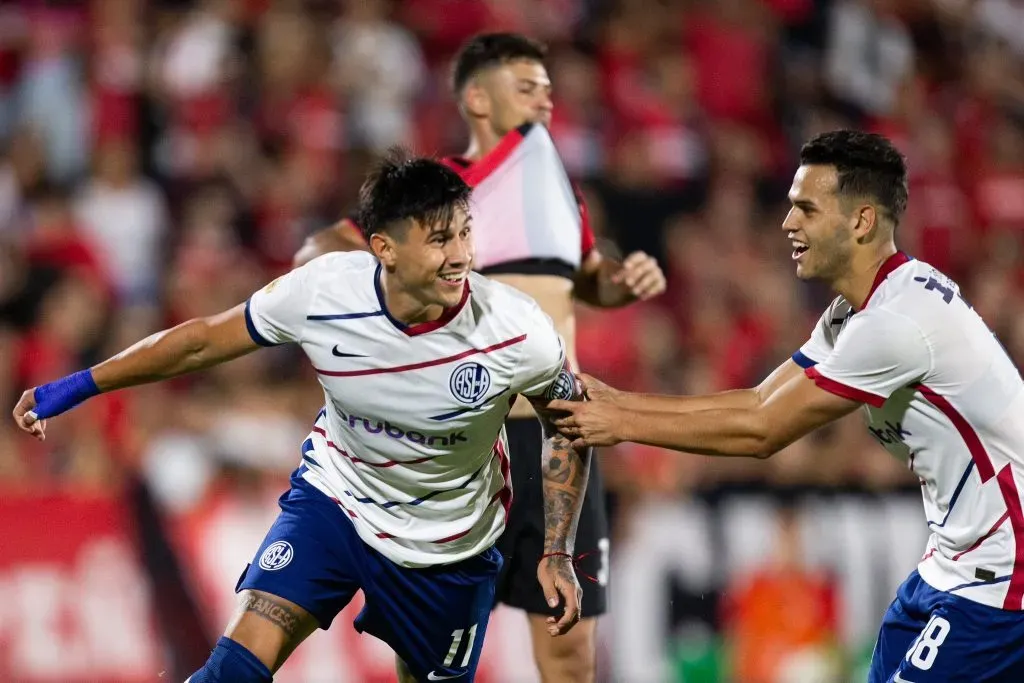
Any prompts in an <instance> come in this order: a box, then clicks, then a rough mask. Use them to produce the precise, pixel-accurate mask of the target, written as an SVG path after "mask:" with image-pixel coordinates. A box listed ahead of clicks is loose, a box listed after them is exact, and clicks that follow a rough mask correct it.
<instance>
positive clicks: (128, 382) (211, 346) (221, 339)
mask: <svg viewBox="0 0 1024 683" xmlns="http://www.w3.org/2000/svg"><path fill="white" fill-rule="evenodd" d="M258 348H259V345H257V344H256V342H254V341H253V339H252V337H251V336H250V334H249V332H248V329H247V327H246V321H245V306H244V305H239V306H237V307H235V308H233V309H231V310H229V311H225V312H223V313H220V314H218V315H214V316H210V317H208V318H196V319H194V320H189V321H188V322H185V323H182V324H180V325H178V326H177V327H173V328H171V329H169V330H163V331H161V332H157V333H155V334H152V335H150V336H149V337H146V338H145V339H143V340H142V341H140V342H138V343H137V344H135V345H133V346H131V347H129V348H127V349H125V350H124V351H122V352H121V353H119V354H117V355H116V356H114V357H112V358H110V359H108V360H105V361H103V362H102V363H100V364H98V365H96V366H95V367H93V368H91V369H89V370H83V371H82V372H79V373H75V374H74V375H69V376H68V377H65V378H63V379H60V380H57V381H56V382H51V383H50V384H45V385H43V386H40V387H36V388H34V389H29V390H28V391H26V392H25V393H24V394H22V396H21V400H20V401H18V405H17V406H16V407H15V409H14V419H15V421H16V422H17V423H18V426H19V427H20V428H21V429H23V430H24V431H26V432H29V433H31V434H33V435H34V436H36V437H37V438H39V439H42V438H43V436H44V424H43V422H42V421H43V420H45V419H46V418H48V417H53V416H55V415H59V414H61V413H63V412H65V411H67V410H70V409H71V408H73V407H74V406H76V405H77V404H79V403H81V402H82V401H84V400H86V399H88V398H90V397H91V396H94V395H95V394H98V393H101V392H105V391H113V390H115V389H121V388H124V387H130V386H135V385H137V384H145V383H148V382H156V381H159V380H163V379H169V378H171V377H177V376H178V375H183V374H185V373H188V372H194V371H196V370H203V369H205V368H209V367H212V366H214V365H217V364H218V363H223V362H225V361H228V360H231V359H232V358H237V357H239V356H242V355H244V354H246V353H249V352H251V351H255V350H256V349H258Z"/></svg>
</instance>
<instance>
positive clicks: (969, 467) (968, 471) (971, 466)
mask: <svg viewBox="0 0 1024 683" xmlns="http://www.w3.org/2000/svg"><path fill="white" fill-rule="evenodd" d="M973 469H974V460H973V459H972V460H971V461H970V462H969V463H968V464H967V469H966V470H964V474H963V476H962V477H960V483H959V484H957V485H956V490H955V491H953V497H952V498H950V499H949V507H948V508H946V516H945V517H943V518H942V522H941V523H940V524H936V523H935V522H928V525H929V526H932V525H934V526H935V527H938V528H941V527H944V526H946V522H947V521H949V513H951V512H952V511H953V506H954V505H956V500H957V498H959V497H960V492H961V491H963V490H964V484H966V483H967V478H968V477H970V476H971V470H973Z"/></svg>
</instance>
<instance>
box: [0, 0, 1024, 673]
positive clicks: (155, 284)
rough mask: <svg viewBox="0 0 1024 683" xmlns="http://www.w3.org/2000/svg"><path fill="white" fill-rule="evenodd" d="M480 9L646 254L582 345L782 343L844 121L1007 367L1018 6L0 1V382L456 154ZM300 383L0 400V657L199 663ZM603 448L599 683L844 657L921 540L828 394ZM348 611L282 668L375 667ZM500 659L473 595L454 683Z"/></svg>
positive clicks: (655, 367) (1016, 162)
mask: <svg viewBox="0 0 1024 683" xmlns="http://www.w3.org/2000/svg"><path fill="white" fill-rule="evenodd" d="M483 30H516V31H522V32H525V33H528V34H530V35H532V36H535V37H538V38H541V39H544V40H546V41H548V42H549V43H550V45H551V48H552V49H551V58H550V64H549V68H550V71H551V74H552V76H553V79H554V82H555V89H556V109H555V114H554V122H553V124H552V132H553V135H554V137H555V139H556V142H557V144H558V146H559V148H560V149H561V151H562V153H563V155H564V160H565V163H566V166H567V168H568V169H569V170H570V172H571V174H572V175H573V176H574V177H575V178H576V179H577V180H578V181H579V182H580V183H581V184H582V187H583V188H584V191H585V194H586V197H587V199H588V201H589V205H590V211H591V215H592V217H593V221H594V227H595V230H596V231H597V233H598V235H599V237H600V238H601V239H602V241H603V242H604V247H605V248H606V249H609V250H618V251H619V252H620V253H622V252H628V251H631V250H634V249H644V250H646V251H648V252H650V253H652V254H654V255H656V256H657V257H658V259H659V260H660V261H661V263H662V264H663V266H664V267H665V269H666V271H667V272H668V274H669V278H670V286H669V292H668V293H667V294H666V295H665V296H663V297H661V298H660V299H659V300H657V301H655V302H652V303H651V304H649V305H646V304H645V305H637V306H632V307H629V308H626V309H623V310H619V311H592V310H588V309H586V308H584V307H581V308H580V311H579V329H580V334H579V340H580V354H579V355H580V361H581V364H582V365H583V367H584V368H585V369H586V370H588V371H590V372H592V373H594V374H596V375H598V376H600V377H602V378H604V379H606V380H607V381H608V382H610V383H611V384H613V385H617V386H620V387H629V388H632V389H643V390H658V391H667V392H684V393H697V392H709V391H715V390H722V389H728V388H733V387H741V386H747V385H749V384H751V383H753V382H756V381H758V380H759V379H760V378H761V377H762V376H763V374H764V373H766V372H767V371H768V370H769V369H771V368H772V367H774V366H775V365H776V364H778V363H779V362H780V361H781V360H782V359H784V358H785V357H787V356H788V355H789V354H790V353H791V352H792V351H793V350H795V349H796V348H797V347H798V346H799V345H800V344H801V343H802V342H803V340H804V339H805V336H806V335H807V334H808V332H809V330H810V328H811V325H812V323H813V322H814V320H815V319H816V318H817V316H818V314H819V312H820V310H821V309H822V307H823V306H824V305H825V304H826V303H827V301H828V295H827V293H826V292H824V291H822V290H821V288H820V287H816V286H814V285H805V284H801V283H799V282H798V281H797V280H796V278H795V277H794V276H793V267H792V265H791V264H790V263H789V253H788V252H789V247H788V243H787V241H786V240H785V235H784V234H783V233H782V231H781V230H780V228H779V226H780V223H781V220H782V217H783V216H784V215H785V212H786V208H787V207H786V204H785V194H786V190H787V189H788V185H789V180H790V178H791V174H792V172H793V170H794V167H795V165H796V154H797V150H798V148H799V144H800V143H801V141H803V140H804V139H806V138H807V137H808V136H810V135H812V134H814V133H817V132H820V131H823V130H827V129H832V128H836V127H844V126H853V127H860V128H864V129H869V130H874V131H879V132H882V133H885V134H887V135H889V136H890V137H892V138H893V139H894V140H895V141H896V142H897V144H898V145H899V147H900V148H901V149H902V150H903V151H904V152H905V153H906V155H907V157H908V160H909V166H910V170H911V200H910V207H909V210H908V214H907V216H906V219H905V221H904V222H903V224H901V226H900V229H899V232H898V239H899V241H900V243H901V245H902V246H903V248H905V249H907V250H908V251H910V252H911V253H912V254H914V255H916V256H918V257H919V258H922V259H926V260H928V261H930V262H932V263H933V264H935V265H936V266H938V267H940V268H942V269H944V270H945V271H946V272H948V273H949V274H951V275H952V276H954V277H955V278H957V279H959V281H960V282H961V283H962V284H963V286H964V289H965V291H966V292H967V295H968V298H969V299H970V300H971V301H972V303H973V304H974V306H975V307H976V308H977V309H978V310H979V312H980V313H981V314H982V315H983V316H984V318H985V319H986V320H987V321H988V322H989V324H990V325H991V326H992V327H993V328H994V329H995V330H996V331H997V333H998V335H999V336H1000V338H1001V340H1002V341H1003V343H1004V344H1005V345H1006V346H1007V348H1008V350H1009V352H1010V354H1011V355H1012V356H1013V357H1014V358H1015V359H1017V360H1018V362H1019V361H1020V360H1021V359H1022V358H1024V315H1022V313H1024V310H1022V308H1024V289H1022V285H1024V279H1022V275H1024V271H1022V269H1021V265H1022V262H1021V253H1020V252H1021V240H1020V234H1021V230H1022V229H1024V68H1022V67H1024V64H1022V63H1021V58H1022V57H1024V5H1022V3H1021V2H1019V1H1017V0H977V1H972V0H889V1H888V2H887V1H885V0H834V1H832V2H813V1H812V0H719V1H718V2H712V1H710V0H709V1H706V2H700V1H699V0H664V1H658V0H618V1H609V2H602V1H600V0H404V1H401V2H396V3H388V2H383V1H380V0H351V1H349V2H342V1H339V0H317V1H313V0H307V1H302V0H197V1H193V2H187V1H184V0H174V1H172V0H163V1H157V0H150V1H146V0H96V1H93V2H88V1H86V0H81V1H79V2H75V1H71V0H21V1H19V0H13V1H12V0H7V1H6V2H4V3H2V4H0V143H2V145H0V149H2V158H0V404H2V405H4V406H7V407H8V408H9V407H11V406H13V404H14V402H15V400H16V398H17V396H18V394H19V392H20V391H21V390H22V389H23V388H25V387H28V386H32V385H35V384H38V383H41V382H44V381H48V380H51V379H53V378H55V377H58V376H60V375H62V374H65V373H68V372H71V371H73V370H75V369H78V368H79V367H81V366H83V365H84V364H88V363H92V362H95V361H97V360H99V359H101V358H103V357H106V356H107V355H109V354H110V353H112V352H114V351H116V350H117V349H120V348H122V347H124V346H125V345H127V344H128V343H130V342H132V341H134V340H136V339H138V338H141V337H142V336H144V335H145V334H147V333H149V332H151V331H154V330H157V329H160V328H162V327H164V326H167V325H170V324H174V323H177V322H180V321H183V320H185V319H187V318H190V317H193V316H198V315H204V314H208V313H213V312H216V311H219V310H222V309H225V308H228V307H230V306H233V305H234V304H236V303H238V302H240V301H242V300H243V299H245V298H246V297H247V295H248V294H249V293H250V292H251V291H253V290H254V289H256V288H258V287H259V286H260V285H261V284H262V283H264V282H265V281H267V280H269V279H270V278H272V277H273V276H275V275H276V274H277V273H280V272H281V271H282V270H283V269H286V268H287V267H288V263H289V260H290V258H291V256H292V254H293V252H294V251H295V250H296V248H297V247H298V246H299V245H300V243H301V241H302V239H303V238H304V237H305V236H306V235H307V234H309V233H310V232H311V231H313V230H315V229H317V228H320V227H322V226H325V225H327V224H329V223H331V222H333V221H335V220H336V219H337V218H338V217H339V216H340V215H342V212H343V211H345V210H346V209H348V208H350V206H351V200H352V198H353V196H354V193H355V190H356V188H357V185H358V182H359V179H360V177H361V173H362V171H363V169H365V167H366V164H367V162H368V161H369V160H371V159H372V158H373V156H374V154H375V153H377V152H378V151H380V150H382V149H384V148H386V147H387V146H388V145H390V144H392V143H396V142H398V143H404V144H407V145H409V146H411V147H412V148H414V149H416V150H418V151H421V152H424V153H453V152H459V151H461V150H462V148H463V145H464V144H465V137H464V132H463V128H462V125H461V122H460V120H459V118H458V116H457V112H456V109H455V107H454V105H453V104H452V102H451V97H450V93H449V90H448V87H447V80H446V79H447V66H448V60H449V58H450V56H451V55H452V53H453V52H454V50H455V49H456V48H457V46H458V45H459V44H460V43H461V42H462V41H463V40H464V39H465V38H467V37H468V36H470V35H471V34H473V33H475V32H478V31H483ZM320 402H321V401H320V392H319V389H318V387H317V386H316V384H315V380H314V377H313V375H312V374H311V373H310V372H309V371H308V369H307V368H306V367H305V365H304V363H303V361H302V359H301V358H299V357H297V356H296V354H295V353H294V352H293V351H289V350H273V351H265V352H263V353H259V354H255V355H253V356H250V357H247V358H245V359H242V360H238V361H235V362H233V363H231V364H229V365H226V366H224V367H222V368H219V369H216V370H214V371H211V372H208V373H205V374H204V375H201V376H196V377H187V378H183V379H181V380H179V381H175V382H169V383H166V384H163V385H158V386H150V387H145V388H140V389H137V390H132V391H125V392H120V393H116V394H113V395H109V396H102V397H100V398H97V399H95V400H92V401H90V402H89V403H88V404H86V405H84V406H82V407H81V408H79V409H77V410H76V411H74V412H73V413H71V414H69V415H67V416H64V417H61V418H59V419H58V420H57V422H56V424H54V425H53V426H52V429H51V432H50V434H49V436H48V438H47V440H46V442H45V443H43V444H38V443H36V442H34V441H32V440H31V439H29V438H27V437H25V436H23V435H19V434H16V433H15V432H14V430H13V424H12V422H11V421H10V420H9V419H5V420H3V421H0V679H2V680H4V681H25V682H35V681H62V682H75V681H119V682H127V681H154V680H160V681H165V680H182V679H183V678H184V676H185V675H187V674H188V672H190V671H191V670H193V669H195V668H196V667H197V666H198V665H199V664H201V662H202V661H203V660H204V659H205V656H206V653H207V647H208V644H209V643H212V642H213V641H214V639H215V637H216V635H217V634H219V632H220V630H221V629H222V627H223V625H224V623H225V621H226V619H227V616H228V614H229V613H230V611H231V608H232V604H233V603H232V597H231V588H232V587H233V585H234V582H235V579H236V578H237V575H238V572H239V571H240V569H241V568H242V566H243V564H244V562H245V561H246V560H247V559H248V558H249V556H250V555H251V553H252V552H253V551H254V549H255V548H256V546H257V544H258V541H259V539H260V538H261V536H262V534H263V532H264V530H265V529H266V527H267V526H268V524H269V522H270V521H271V520H272V519H273V517H274V515H275V513H276V506H275V499H276V496H277V495H278V494H279V493H280V491H281V490H282V489H283V487H284V485H285V481H286V475H287V473H288V471H289V470H290V469H291V468H293V467H294V466H295V464H296V462H297V448H298V444H299V443H300V442H301V440H302V437H303V435H304V434H305V432H306V430H307V428H308V425H309V421H310V420H311V418H312V416H313V415H315V413H316V411H317V408H318V406H319V404H320ZM5 414H7V413H5ZM897 427H898V426H897ZM875 438H879V439H884V438H887V437H886V435H884V434H879V435H877V436H876V437H875ZM601 466H602V467H603V468H604V471H605V473H606V478H607V481H608V482H609V489H610V498H611V502H612V503H613V506H614V518H613V519H614V530H613V538H612V540H611V553H610V570H611V573H612V575H613V576H614V591H613V594H612V616H611V617H609V618H606V619H605V620H604V621H603V623H602V626H601V651H600V661H601V670H602V676H603V680H606V681H609V680H614V681H621V682H623V683H646V682H648V681H651V682H654V681H658V682H660V681H686V682H688V683H689V682H704V683H710V682H713V681H735V682H737V683H783V682H787V683H788V682H790V681H794V682H795V681H799V682H800V683H808V682H814V681H821V682H823V683H832V682H833V681H835V682H841V681H854V680H863V670H862V668H863V666H864V662H865V661H866V658H867V657H868V656H869V654H870V649H871V647H872V645H873V642H874V636H875V631H876V628H877V623H878V620H879V618H880V616H881V614H882V611H883V610H884V607H885V605H886V604H887V603H888V601H889V599H890V597H891V595H892V592H893V590H894V589H895V587H896V585H897V584H898V583H899V581H900V580H901V579H902V578H903V576H904V575H905V574H906V572H907V571H909V569H910V568H912V567H913V565H914V564H915V562H916V560H917V558H918V556H919V554H920V552H921V549H922V548H923V545H924V539H925V536H926V533H927V530H926V527H925V524H924V520H923V517H922V513H921V509H920V500H919V493H918V492H917V482H916V481H914V480H913V479H912V478H911V477H909V475H908V473H907V472H906V471H905V470H904V469H903V468H902V467H901V466H899V465H897V464H896V463H895V462H893V461H891V460H889V459H888V457H887V456H886V455H885V454H884V452H883V451H882V450H881V449H880V448H879V447H878V446H877V444H875V443H874V439H873V437H872V435H871V434H870V433H868V432H866V431H865V430H864V429H863V427H861V426H860V423H859V420H858V419H856V418H855V417H853V418H851V419H850V420H847V421H844V422H842V423H840V424H837V425H835V426H833V427H831V428H829V429H827V430H825V431H823V432H821V433H819V434H816V435H814V436H812V437H809V438H806V439H804V440H802V441H801V442H799V443H796V444H794V445H793V446H791V447H790V448H788V449H787V450H786V451H785V452H783V453H781V454H779V455H777V456H775V457H774V458H773V459H771V460H770V461H767V462H748V461H740V460H737V461H731V462H713V461H711V460H710V459H707V458H700V457H693V456H674V455H669V454H667V453H663V452H659V451H656V450H652V449H645V448H641V447H634V446H621V447H618V448H615V449H612V450H608V451H606V452H604V453H602V455H601ZM588 562H590V563H592V564H591V565H589V566H588V565H587V563H588ZM584 569H585V570H587V571H588V572H589V573H601V572H602V570H604V569H607V567H602V566H601V559H600V557H599V556H597V555H595V556H592V557H590V558H588V560H586V561H585V562H584ZM355 607H356V606H354V607H353V608H352V609H354V608H355ZM352 614H353V612H352V610H351V609H350V610H349V612H348V613H347V615H343V617H342V618H340V619H339V620H337V621H336V625H335V627H334V629H333V631H331V632H330V633H328V634H324V633H318V634H316V635H315V636H314V637H313V638H312V639H311V640H310V641H309V642H308V644H307V645H305V646H304V647H303V648H301V649H300V650H299V653H298V654H297V655H296V657H295V660H294V661H293V662H290V663H289V664H288V665H287V666H286V668H285V669H284V670H283V671H282V672H281V673H280V674H279V676H278V678H277V680H280V681H300V682H302V683H318V682H320V681H354V682H362V681H384V680H390V678H389V674H388V672H389V670H390V669H391V658H390V654H389V653H388V651H387V650H386V649H385V648H382V647H381V646H380V645H378V644H377V643H375V641H373V640H372V639H368V638H357V637H356V636H355V634H354V632H352V630H351V628H350V627H349V623H350V621H351V619H350V617H351V615H352ZM346 617H348V618H346ZM526 651H527V650H526V641H525V640H524V626H523V625H522V623H521V622H520V621H519V620H518V619H517V615H515V614H511V615H510V614H507V613H504V612H502V613H499V614H498V615H497V616H496V618H495V620H494V621H493V622H492V627H491V629H490V631H489V632H488V641H487V651H486V655H485V663H484V664H483V666H482V674H481V677H480V678H481V680H484V681H488V682H493V683H503V682H506V681H507V682H509V683H519V682H520V681H522V682H524V683H525V682H527V681H532V680H534V677H533V674H532V673H531V670H530V666H531V664H530V662H529V657H528V656H526V654H525V653H526ZM161 672H162V673H161Z"/></svg>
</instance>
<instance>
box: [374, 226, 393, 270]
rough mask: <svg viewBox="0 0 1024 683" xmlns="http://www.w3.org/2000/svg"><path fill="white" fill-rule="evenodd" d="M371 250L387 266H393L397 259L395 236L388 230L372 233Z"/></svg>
mask: <svg viewBox="0 0 1024 683" xmlns="http://www.w3.org/2000/svg"><path fill="white" fill-rule="evenodd" d="M370 251H372V252H373V255H374V256H376V257H377V260H378V261H380V262H381V263H382V264H384V267H385V268H393V267H394V265H395V261H396V259H397V254H396V252H395V238H394V237H392V236H391V235H389V234H387V233H386V232H375V233H373V234H372V235H370Z"/></svg>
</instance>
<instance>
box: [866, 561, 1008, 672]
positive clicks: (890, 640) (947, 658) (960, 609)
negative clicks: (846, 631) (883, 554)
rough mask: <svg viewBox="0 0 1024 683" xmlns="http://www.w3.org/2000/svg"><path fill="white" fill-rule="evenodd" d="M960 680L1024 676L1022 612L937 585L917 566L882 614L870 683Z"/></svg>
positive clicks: (872, 660)
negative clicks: (935, 586) (967, 596)
mask: <svg viewBox="0 0 1024 683" xmlns="http://www.w3.org/2000/svg"><path fill="white" fill-rule="evenodd" d="M960 681H963V683H1021V682H1022V681H1024V612H1016V611H1009V610H1003V609H998V608H996V607H989V606H988V605H982V604H980V603H977V602H974V601H973V600H968V599H967V598H962V597H959V596H957V595H952V594H950V593H944V592H942V591H938V590H936V589H934V588H932V587H931V586H929V585H928V584H927V583H925V582H924V579H922V578H921V576H920V575H919V574H918V573H917V571H916V570H915V571H914V573H912V574H911V575H910V576H909V577H908V578H907V580H906V581H904V582H903V585H901V586H900V587H899V590H898V591H897V592H896V599H895V600H893V602H892V604H891V605H890V606H889V609H888V611H887V612H886V613H885V618H884V619H883V620H882V629H881V632H880V633H879V634H878V642H877V643H876V644H875V652H874V655H873V656H872V658H871V674H870V676H869V677H868V683H890V682H894V683H901V682H905V683H954V682H956V683H959V682H960Z"/></svg>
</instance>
